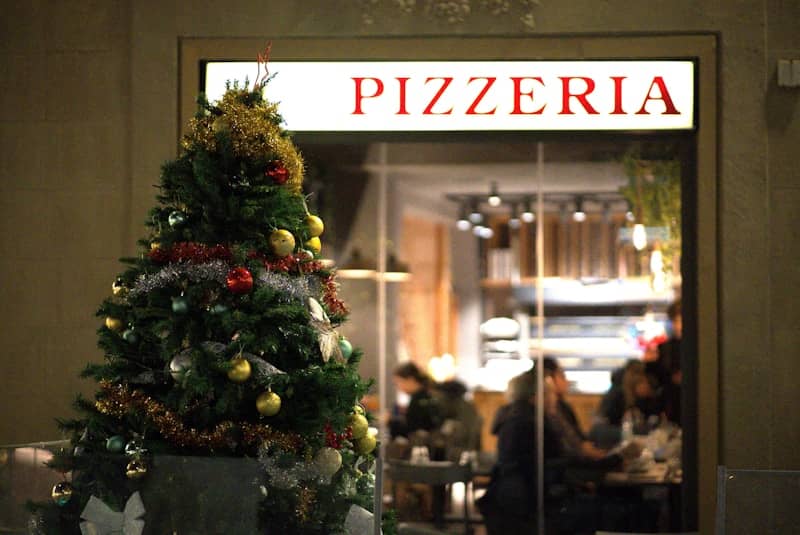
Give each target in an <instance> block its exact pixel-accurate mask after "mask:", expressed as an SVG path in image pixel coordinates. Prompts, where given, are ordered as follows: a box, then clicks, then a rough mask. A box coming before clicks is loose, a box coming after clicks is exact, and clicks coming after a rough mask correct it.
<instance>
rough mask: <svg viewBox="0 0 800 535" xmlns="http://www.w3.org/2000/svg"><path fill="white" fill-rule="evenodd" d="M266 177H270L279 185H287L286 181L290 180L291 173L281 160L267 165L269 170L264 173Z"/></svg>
mask: <svg viewBox="0 0 800 535" xmlns="http://www.w3.org/2000/svg"><path fill="white" fill-rule="evenodd" d="M264 174H265V175H267V176H268V177H270V178H271V179H272V181H273V182H275V183H276V184H278V185H281V186H282V185H283V184H286V181H287V180H289V171H288V170H287V169H286V167H284V165H283V162H282V161H280V160H274V161H272V162H270V163H269V164H267V170H266V171H265V172H264Z"/></svg>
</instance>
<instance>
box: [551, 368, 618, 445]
mask: <svg viewBox="0 0 800 535" xmlns="http://www.w3.org/2000/svg"><path fill="white" fill-rule="evenodd" d="M543 369H544V376H545V395H547V394H548V389H552V394H553V396H554V398H553V399H552V400H551V401H550V402H549V403H545V407H546V409H548V408H549V409H550V410H546V412H547V415H548V416H547V417H548V418H549V419H551V424H552V426H553V428H554V430H555V432H557V433H558V434H559V436H560V440H561V441H562V442H563V444H562V452H561V453H562V454H563V455H565V456H569V457H578V458H583V459H588V460H597V459H603V458H604V457H606V455H607V454H608V452H607V451H606V450H604V449H601V448H597V447H596V446H595V445H594V444H593V443H592V442H591V441H590V440H589V437H588V436H587V435H586V433H585V432H584V431H583V429H581V426H580V424H579V423H578V418H577V416H576V415H575V410H574V409H573V408H572V405H571V404H570V403H569V401H567V399H566V396H567V393H568V392H569V381H567V376H566V373H564V369H563V368H562V367H561V365H559V363H558V361H557V360H556V359H554V358H552V357H545V358H544V360H543ZM547 379H549V381H548V380H547Z"/></svg>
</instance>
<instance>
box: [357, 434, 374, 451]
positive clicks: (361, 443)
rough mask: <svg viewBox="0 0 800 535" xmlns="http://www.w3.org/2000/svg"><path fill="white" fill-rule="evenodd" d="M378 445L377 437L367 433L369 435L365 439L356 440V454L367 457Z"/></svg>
mask: <svg viewBox="0 0 800 535" xmlns="http://www.w3.org/2000/svg"><path fill="white" fill-rule="evenodd" d="M377 445H378V439H377V438H375V435H373V434H371V433H367V435H366V436H365V437H364V438H360V439H358V440H356V443H355V450H356V453H360V454H361V455H366V454H368V453H370V452H371V451H372V450H374V449H375V446H377Z"/></svg>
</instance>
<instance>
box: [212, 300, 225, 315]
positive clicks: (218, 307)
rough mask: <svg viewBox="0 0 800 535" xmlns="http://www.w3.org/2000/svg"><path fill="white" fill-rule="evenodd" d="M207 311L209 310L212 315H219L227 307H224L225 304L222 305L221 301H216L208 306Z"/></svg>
mask: <svg viewBox="0 0 800 535" xmlns="http://www.w3.org/2000/svg"><path fill="white" fill-rule="evenodd" d="M208 311H209V312H210V313H211V314H213V315H215V316H218V315H220V314H224V313H225V312H227V311H228V307H226V306H225V305H223V304H222V303H217V304H216V305H214V306H212V307H210V308H209V309H208Z"/></svg>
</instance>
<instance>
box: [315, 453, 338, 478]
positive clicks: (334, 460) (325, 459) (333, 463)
mask: <svg viewBox="0 0 800 535" xmlns="http://www.w3.org/2000/svg"><path fill="white" fill-rule="evenodd" d="M341 467H342V454H341V453H339V450H335V449H333V448H327V447H326V448H321V449H320V450H319V451H317V453H316V455H314V468H315V469H316V471H317V473H318V474H319V475H320V476H322V477H323V478H325V479H327V478H329V477H331V476H332V475H333V474H335V473H336V472H338V471H339V468H341Z"/></svg>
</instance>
